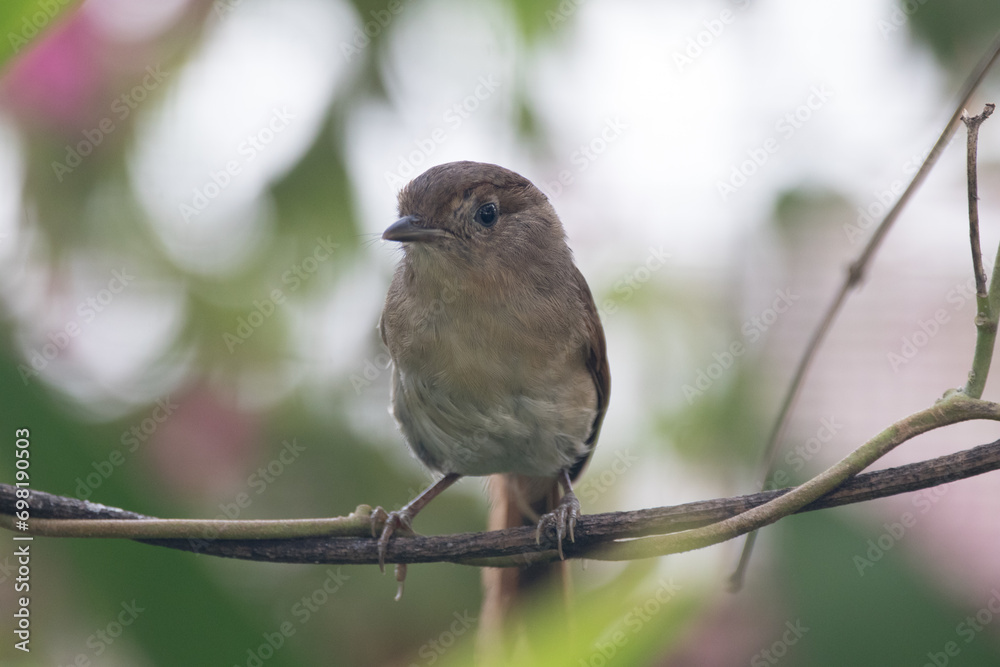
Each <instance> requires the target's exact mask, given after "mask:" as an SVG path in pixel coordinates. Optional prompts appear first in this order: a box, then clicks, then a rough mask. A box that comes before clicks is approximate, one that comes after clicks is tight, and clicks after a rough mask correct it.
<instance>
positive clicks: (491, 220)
mask: <svg viewBox="0 0 1000 667" xmlns="http://www.w3.org/2000/svg"><path fill="white" fill-rule="evenodd" d="M498 215H499V211H497V205H496V204H494V203H492V202H491V203H489V204H483V205H482V206H480V207H479V210H478V211H476V218H475V219H476V222H478V223H479V224H481V225H482V226H483V227H492V226H493V225H494V224H496V221H497V216H498Z"/></svg>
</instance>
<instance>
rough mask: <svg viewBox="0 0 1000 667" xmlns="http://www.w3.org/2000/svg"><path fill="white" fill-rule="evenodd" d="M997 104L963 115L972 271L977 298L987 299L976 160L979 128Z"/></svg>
mask: <svg viewBox="0 0 1000 667" xmlns="http://www.w3.org/2000/svg"><path fill="white" fill-rule="evenodd" d="M995 108H996V105H995V104H987V105H986V108H984V109H983V112H982V113H981V114H979V115H978V116H969V115H968V112H963V113H962V122H963V123H965V127H966V128H967V129H968V135H967V141H966V172H967V174H968V182H969V240H970V242H971V244H972V270H973V273H975V275H976V296H978V297H981V298H983V299H985V298H986V296H987V294H986V270H985V269H983V251H982V249H981V248H980V246H979V181H978V178H977V176H976V158H977V153H978V148H979V126H980V125H982V124H983V121H985V120H986V119H987V118H989V117H990V116H991V115H993V109H995Z"/></svg>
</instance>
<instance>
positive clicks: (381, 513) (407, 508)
mask: <svg viewBox="0 0 1000 667" xmlns="http://www.w3.org/2000/svg"><path fill="white" fill-rule="evenodd" d="M460 477H461V475H459V474H458V473H454V472H451V473H448V474H447V475H445V476H444V477H442V478H441V479H439V480H438V481H436V482H434V484H432V485H431V486H429V487H427V488H426V489H424V492H423V493H421V494H420V495H419V496H417V497H416V498H414V499H413V500H411V501H410V502H408V503H406V505H404V506H403V508H402V509H400V510H397V511H395V512H386V511H385V510H384V509H382V508H381V507H376V508H375V511H374V512H372V537H375V534H376V531H377V530H378V529H379V527H380V526H381V528H382V535H381V536H380V537H379V538H378V568H379V569H380V570H381V571H382V572H385V552H386V549H388V547H389V538H391V537H392V534H393V533H394V532H396V529H397V528H402V529H404V530H406V531H409V532H413V517H415V516H417V512H419V511H420V510H422V509H423V508H424V507H426V505H427V503H429V502H430V501H432V500H434V499H435V498H437V496H438V495H439V494H440V493H441V492H442V491H444V490H445V489H447V488H448V487H449V486H451V485H452V484H454V483H455V482H457V481H458V479H459V478H460ZM404 573H405V570H404ZM403 576H404V577H405V574H404V575H403ZM400 583H402V582H400Z"/></svg>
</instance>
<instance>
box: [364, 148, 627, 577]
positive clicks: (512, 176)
mask: <svg viewBox="0 0 1000 667" xmlns="http://www.w3.org/2000/svg"><path fill="white" fill-rule="evenodd" d="M398 213H399V218H398V220H396V221H395V222H394V223H392V224H391V225H390V226H389V227H388V228H387V229H386V230H385V232H384V233H383V234H382V238H383V239H384V240H387V241H392V242H398V243H400V244H401V245H402V251H403V257H402V259H401V261H400V262H399V263H398V265H397V266H396V269H395V273H394V275H393V278H392V282H391V284H390V287H389V289H388V293H387V295H386V299H385V305H384V308H383V311H382V315H381V318H380V319H379V325H378V329H379V332H380V334H381V338H382V341H383V342H384V344H385V345H386V347H387V348H388V351H389V356H390V358H391V360H392V378H391V397H390V412H391V414H392V416H393V417H394V418H395V421H396V423H397V424H398V427H399V430H400V431H401V432H402V435H403V438H404V439H405V441H406V443H407V445H408V446H409V448H410V450H411V451H412V453H413V454H414V455H415V456H416V458H417V459H419V460H420V461H421V462H422V463H423V464H424V465H425V466H426V467H427V468H429V469H430V470H431V471H433V472H435V473H438V474H440V475H441V477H440V479H438V481H436V482H435V483H434V484H432V485H431V486H430V487H428V488H427V489H426V490H425V491H424V492H423V493H421V494H420V495H419V496H417V497H416V498H415V499H413V500H412V501H411V502H409V503H407V504H406V505H405V506H404V507H403V508H402V509H400V510H398V511H394V512H388V513H387V512H385V510H383V509H382V508H381V507H379V508H377V509H376V511H375V513H374V514H373V536H374V535H375V533H376V532H377V528H378V527H379V526H378V525H377V524H380V527H381V534H380V535H379V537H378V558H379V566H380V567H381V568H382V569H383V571H384V564H385V557H386V550H387V548H388V545H389V542H390V540H391V539H392V537H393V535H394V533H396V531H397V530H400V529H401V530H404V531H407V532H410V531H412V522H413V518H414V517H415V516H416V515H417V513H418V512H420V511H421V510H422V509H423V508H424V507H425V506H426V505H427V504H428V503H429V502H430V501H431V500H433V499H434V498H435V497H436V496H438V495H439V494H440V493H441V492H443V491H444V490H445V489H447V488H448V487H450V486H451V485H452V484H454V483H455V482H456V481H457V480H459V479H460V478H462V477H466V476H487V475H490V476H494V479H495V481H496V483H495V484H492V485H491V489H492V492H491V493H492V495H493V498H492V500H493V505H492V509H491V514H490V528H491V529H499V528H507V527H515V526H523V525H534V526H535V527H536V541H538V542H539V544H541V542H542V539H543V538H546V539H551V538H552V537H553V536H554V541H555V548H556V549H557V550H558V555H559V557H560V559H562V558H563V557H564V552H563V544H564V541H565V540H566V539H568V540H569V541H570V542H573V541H575V533H574V531H575V528H576V523H577V519H578V517H579V516H580V512H581V508H580V503H579V501H578V499H577V498H576V496H575V494H574V493H573V487H572V485H573V482H574V480H576V479H577V478H578V477H579V475H580V474H581V472H582V471H583V469H584V467H585V466H586V464H587V462H588V461H589V460H590V457H591V455H592V453H593V451H594V447H595V446H596V444H597V439H598V436H599V434H600V431H601V425H602V423H603V421H604V417H605V414H606V412H607V408H608V400H609V397H610V392H611V376H610V370H609V366H608V358H607V345H606V341H605V335H604V329H603V327H602V325H601V321H600V317H599V314H598V310H597V307H596V305H595V302H594V298H593V296H592V294H591V291H590V288H589V287H588V285H587V281H586V280H585V279H584V277H583V274H582V273H581V272H580V271H579V269H578V268H577V267H576V265H575V263H574V261H573V255H572V252H571V250H570V248H569V246H568V245H567V242H566V233H565V230H564V228H563V225H562V223H561V222H560V219H559V216H558V215H557V214H556V212H555V209H554V208H553V206H552V204H551V202H550V201H549V200H548V198H547V197H546V196H545V194H544V193H543V192H542V191H541V190H540V189H539V188H537V187H536V186H535V185H534V184H532V182H531V181H529V180H528V179H527V178H525V177H523V176H521V175H520V174H517V173H515V172H513V171H511V170H509V169H506V168H504V167H501V166H498V165H495V164H487V163H480V162H470V161H461V162H450V163H447V164H441V165H438V166H435V167H432V168H430V169H428V170H427V171H425V172H424V173H422V174H420V175H419V176H417V177H416V178H414V179H413V180H412V181H410V182H409V183H408V184H407V185H405V186H404V187H403V188H402V189H401V190H400V192H399V196H398ZM560 487H561V489H560ZM560 490H561V495H560ZM504 574H505V575H507V576H504V577H501V583H498V584H496V585H498V586H507V587H514V588H516V587H517V586H519V585H522V586H523V585H524V579H525V576H524V574H525V573H524V572H522V573H520V574H521V577H520V580H521V583H520V584H519V583H518V576H517V573H511V572H506V571H505V573H504ZM404 577H405V569H404V570H403V571H402V575H400V572H399V571H397V579H399V580H400V585H402V578H404ZM528 578H530V577H528ZM504 582H505V583H504ZM401 592H402V591H401V589H400V594H401Z"/></svg>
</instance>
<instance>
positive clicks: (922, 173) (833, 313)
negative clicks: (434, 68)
mask: <svg viewBox="0 0 1000 667" xmlns="http://www.w3.org/2000/svg"><path fill="white" fill-rule="evenodd" d="M998 56H1000V34H997V36H996V37H994V38H993V42H992V43H991V44H990V47H989V50H988V51H987V53H986V55H985V56H983V58H982V60H980V61H979V63H978V64H977V65H976V69H975V70H973V72H972V74H970V75H969V78H968V79H967V80H966V82H965V85H964V86H963V87H962V92H961V93H960V95H959V101H958V104H957V105H956V107H955V112H954V113H953V114H952V116H951V119H949V121H948V124H947V125H945V128H944V130H943V131H942V132H941V135H940V136H939V137H938V140H937V142H935V144H934V147H933V148H932V149H931V152H930V153H929V154H928V155H927V157H926V158H925V159H924V162H923V164H922V165H920V169H919V170H917V173H916V174H915V175H914V176H913V180H912V181H910V184H909V185H908V186H907V187H906V190H904V191H903V194H902V195H900V197H899V200H898V201H897V202H896V203H895V205H893V207H892V208H891V209H890V210H889V212H888V213H886V216H885V218H883V219H882V222H881V223H879V226H878V227H877V228H876V229H875V232H874V233H873V234H872V236H871V238H870V239H868V243H867V244H866V245H865V247H864V249H863V250H862V251H861V254H860V255H859V256H858V258H857V259H856V260H855V261H854V262H853V263H852V264H851V266H850V267H849V268H848V270H847V274H846V276H845V277H844V282H843V284H841V286H840V289H839V290H838V291H837V294H836V295H835V296H834V298H833V300H832V301H831V302H830V305H829V306H828V307H827V309H826V311H825V312H824V314H823V317H822V319H821V320H820V323H819V324H818V325H817V327H816V330H815V331H814V332H813V335H812V336H811V337H810V338H809V342H808V343H807V344H806V349H805V351H804V352H803V353H802V357H801V358H800V359H799V362H798V364H796V366H795V372H794V373H793V374H792V380H791V382H790V383H789V385H788V390H787V391H786V392H785V396H784V398H783V399H782V403H781V407H780V409H779V410H778V416H777V417H776V418H775V420H774V426H773V427H772V429H771V434H770V436H769V438H768V441H767V444H766V445H765V446H764V454H763V456H762V460H763V461H764V466H763V467H764V474H763V475H762V480H763V481H762V482H761V486H763V485H764V484H765V483H766V480H767V479H768V478H769V477H770V476H771V473H772V472H773V471H774V462H775V460H776V459H777V454H778V443H779V442H780V441H781V436H782V434H783V433H784V430H785V427H786V426H787V424H788V417H789V415H790V414H791V412H792V407H793V406H794V405H795V401H796V399H797V398H798V395H799V391H800V390H801V389H802V383H803V381H804V380H805V377H806V373H808V371H809V367H810V366H811V365H812V361H813V359H814V358H815V357H816V354H817V352H818V351H819V346H820V345H821V344H822V343H823V340H824V339H825V338H826V335H827V333H829V331H830V329H831V328H832V327H833V322H834V320H835V319H836V318H837V315H838V314H839V313H840V309H841V307H842V306H843V305H844V302H845V301H846V300H847V296H848V295H849V294H850V293H851V292H852V291H853V290H854V288H856V287H857V286H858V284H859V283H860V282H861V280H862V278H863V277H864V273H865V271H866V270H867V268H868V265H869V264H870V263H871V260H872V257H874V256H875V253H876V252H877V251H878V249H879V247H880V246H881V244H882V240H883V239H884V238H885V237H886V235H887V234H888V233H889V230H890V229H891V228H892V225H893V224H894V223H895V222H896V219H897V218H898V217H899V214H900V213H902V211H903V208H904V207H905V206H906V204H907V203H908V202H909V201H910V198H911V197H912V196H913V194H914V193H915V192H916V191H917V190H918V189H919V188H920V186H921V185H922V184H923V182H924V179H925V178H927V174H929V173H930V171H931V169H933V167H934V165H935V164H937V161H938V158H939V157H940V156H941V153H943V152H944V149H945V147H946V146H947V145H948V142H949V141H951V137H952V135H954V133H955V130H956V129H957V127H958V122H959V119H960V118H961V117H962V114H963V112H964V109H965V107H966V106H967V105H968V103H969V99H971V97H972V94H973V93H974V92H975V91H976V90H977V89H978V88H979V85H980V84H981V83H982V82H983V79H984V78H985V77H986V72H988V71H989V69H990V68H991V67H992V66H993V63H994V62H995V61H996V59H997V57H998ZM755 535H756V532H752V533H750V534H749V535H748V536H747V540H746V543H745V544H744V546H743V552H742V554H741V555H740V560H739V563H738V564H737V566H736V569H735V571H734V572H733V574H732V576H731V577H730V579H729V583H730V588H731V589H732V590H739V589H740V587H742V585H743V576H744V574H745V572H746V567H747V564H748V563H749V561H750V553H751V552H752V551H753V543H754V539H755Z"/></svg>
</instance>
